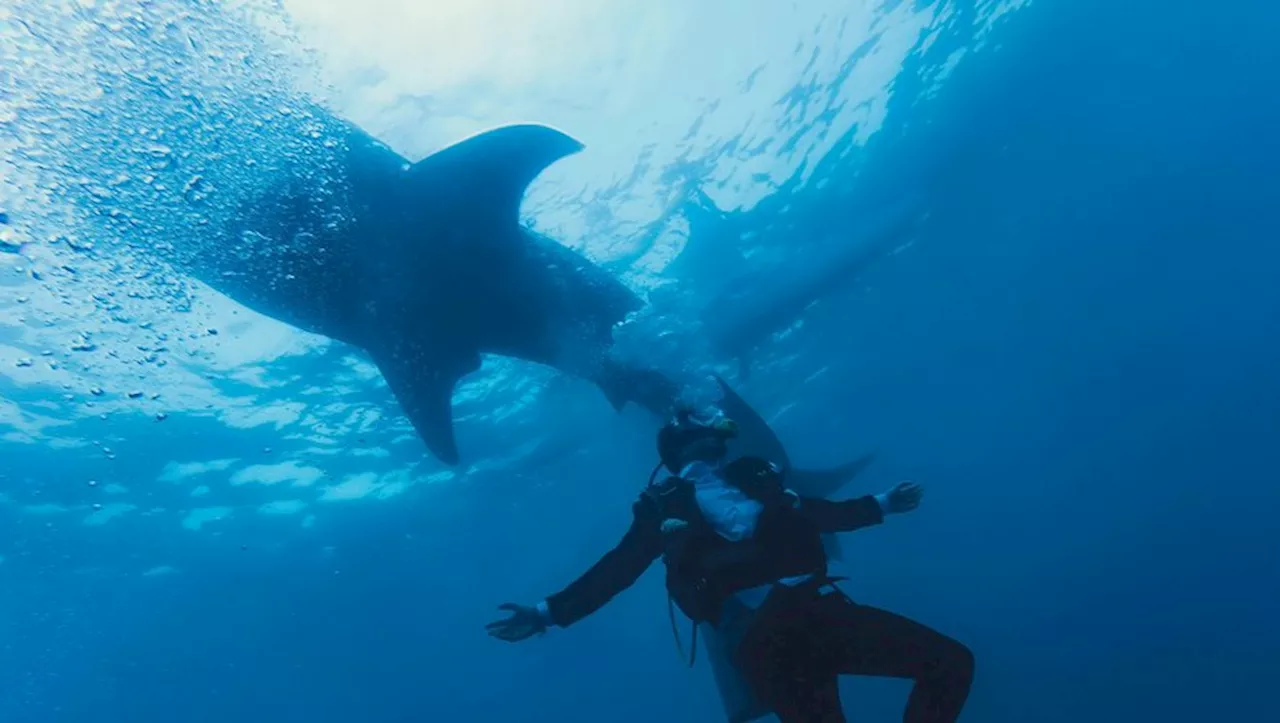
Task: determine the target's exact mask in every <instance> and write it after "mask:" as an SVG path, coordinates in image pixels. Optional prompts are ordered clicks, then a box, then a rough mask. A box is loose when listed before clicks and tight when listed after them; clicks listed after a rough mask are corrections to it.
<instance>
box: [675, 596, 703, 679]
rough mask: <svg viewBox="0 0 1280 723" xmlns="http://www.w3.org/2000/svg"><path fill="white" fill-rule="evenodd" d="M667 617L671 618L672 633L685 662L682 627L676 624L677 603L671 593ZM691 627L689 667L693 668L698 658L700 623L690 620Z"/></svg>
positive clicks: (681, 658) (678, 651)
mask: <svg viewBox="0 0 1280 723" xmlns="http://www.w3.org/2000/svg"><path fill="white" fill-rule="evenodd" d="M667 617H669V618H670V619H671V635H672V637H674V638H675V639H676V653H678V654H679V655H680V660H681V662H684V660H685V656H684V646H683V645H681V644H680V627H679V626H678V625H677V624H676V604H675V601H674V600H672V599H671V596H670V595H667ZM690 627H692V628H693V632H692V634H691V635H690V638H691V640H690V643H689V667H690V668H692V667H693V664H694V662H695V661H696V660H697V659H698V624H697V623H696V622H693V621H690Z"/></svg>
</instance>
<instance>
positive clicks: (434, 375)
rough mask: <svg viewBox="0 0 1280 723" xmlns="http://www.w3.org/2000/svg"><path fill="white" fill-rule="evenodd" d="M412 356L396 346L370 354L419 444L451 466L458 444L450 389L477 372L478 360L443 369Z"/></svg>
mask: <svg viewBox="0 0 1280 723" xmlns="http://www.w3.org/2000/svg"><path fill="white" fill-rule="evenodd" d="M414 352H415V348H414V347H413V346H412V345H400V348H398V349H396V350H395V351H388V352H384V353H374V354H373V361H374V363H375V364H377V365H378V371H380V372H382V377H383V378H384V379H386V380H387V386H388V387H390V388H391V393H392V394H394V395H395V397H396V401H398V402H399V403H400V409H401V411H403V412H404V415H405V416H406V417H408V418H409V421H410V422H411V423H412V424H413V428H414V430H415V431H417V433H418V437H419V438H421V439H422V442H423V444H425V445H426V446H427V449H429V450H431V453H432V454H434V455H435V456H436V457H437V458H438V459H439V460H440V461H441V462H444V463H445V464H448V465H455V464H457V463H458V443H457V441H456V440H455V439H454V435H453V388H454V386H455V385H456V384H457V383H458V380H459V379H461V378H462V376H463V375H464V374H467V373H469V372H471V371H474V370H475V369H478V368H479V366H480V359H479V356H478V355H477V356H476V358H475V360H474V362H475V363H474V365H472V364H471V363H470V361H469V360H468V363H467V364H450V365H447V366H445V365H441V364H438V363H435V362H434V361H433V360H432V359H431V358H430V357H429V356H427V355H425V354H420V353H414Z"/></svg>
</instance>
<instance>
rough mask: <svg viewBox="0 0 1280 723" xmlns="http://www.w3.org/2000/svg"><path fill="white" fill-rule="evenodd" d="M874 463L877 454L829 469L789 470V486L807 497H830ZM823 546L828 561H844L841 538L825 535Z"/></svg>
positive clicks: (864, 456) (867, 455)
mask: <svg viewBox="0 0 1280 723" xmlns="http://www.w3.org/2000/svg"><path fill="white" fill-rule="evenodd" d="M873 461H875V453H871V454H865V455H863V456H861V457H859V458H857V459H855V460H853V461H852V462H847V463H845V464H842V465H840V466H838V467H830V468H828V469H792V470H788V471H787V484H788V486H789V487H791V488H792V489H794V490H797V491H800V490H803V493H802V494H805V495H810V496H815V497H830V496H831V495H834V494H835V493H837V492H839V491H840V490H841V489H842V488H843V487H844V486H845V485H847V484H849V482H851V481H852V480H853V478H854V477H857V476H858V475H859V474H860V473H861V472H862V470H864V469H866V468H867V467H868V466H869V465H870V464H871V463H872V462H873ZM822 546H823V548H825V549H826V551H827V559H829V560H833V561H835V560H843V559H844V548H843V546H842V545H841V544H840V538H839V537H837V536H835V535H823V536H822Z"/></svg>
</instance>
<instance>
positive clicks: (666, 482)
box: [640, 476, 699, 522]
mask: <svg viewBox="0 0 1280 723" xmlns="http://www.w3.org/2000/svg"><path fill="white" fill-rule="evenodd" d="M640 497H641V499H643V500H645V502H646V503H648V504H650V505H652V506H653V507H654V508H655V509H656V510H657V511H658V513H659V514H660V515H661V517H662V518H663V519H670V518H676V519H680V520H685V521H687V522H692V521H693V520H694V519H695V517H698V516H699V515H698V502H697V499H696V498H695V497H694V493H693V483H692V482H690V481H689V480H687V479H684V478H683V477H676V476H671V477H667V478H666V479H663V480H662V481H661V482H657V483H655V484H652V485H649V486H648V487H646V488H645V490H644V492H642V493H641V494H640Z"/></svg>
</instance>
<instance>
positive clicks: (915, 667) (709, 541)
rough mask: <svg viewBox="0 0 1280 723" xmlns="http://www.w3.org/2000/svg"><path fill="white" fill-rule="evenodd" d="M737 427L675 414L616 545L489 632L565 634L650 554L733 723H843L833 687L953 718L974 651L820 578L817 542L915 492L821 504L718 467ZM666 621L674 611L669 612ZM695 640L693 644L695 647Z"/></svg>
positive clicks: (759, 469) (879, 516) (909, 499)
mask: <svg viewBox="0 0 1280 723" xmlns="http://www.w3.org/2000/svg"><path fill="white" fill-rule="evenodd" d="M736 432H737V427H736V425H735V424H734V423H733V422H732V421H731V420H729V419H726V418H724V416H723V414H721V413H719V412H718V411H717V412H713V413H711V414H703V415H698V414H694V413H692V412H690V411H688V410H685V411H682V412H680V413H678V414H677V415H676V417H675V418H674V419H673V420H672V421H670V422H668V423H667V424H666V425H665V426H663V428H662V429H661V430H660V431H659V433H658V454H659V457H660V458H661V464H660V465H659V468H657V469H655V470H654V475H655V476H656V474H657V472H658V469H660V468H662V467H665V468H666V469H667V470H668V471H669V472H670V473H671V475H672V476H669V477H667V478H666V479H664V480H662V481H661V482H659V483H657V484H654V483H653V482H652V479H651V481H650V484H649V486H648V487H647V488H646V489H645V490H644V492H643V493H642V494H641V495H640V499H639V500H638V501H637V502H636V503H635V504H634V505H633V510H632V511H633V515H634V519H633V520H632V523H631V528H630V529H629V530H627V533H626V535H625V536H624V537H623V538H622V541H621V542H620V543H618V545H617V546H616V547H615V548H614V549H613V550H611V551H609V552H608V553H606V554H605V556H604V557H603V558H601V559H600V561H599V562H597V563H596V564H595V565H594V566H592V567H591V569H590V570H588V571H587V572H586V573H585V574H583V575H582V577H580V578H578V579H577V580H576V581H574V582H573V583H572V584H570V585H569V586H568V587H567V588H565V589H564V590H562V591H561V592H558V593H556V594H554V595H552V596H550V597H548V598H547V599H546V600H544V601H543V602H541V603H538V604H537V605H535V606H523V605H515V604H511V603H508V604H505V605H502V606H501V609H503V610H506V611H508V612H510V613H511V614H510V616H509V617H507V618H504V619H502V620H498V621H496V622H493V623H490V624H489V625H488V626H487V629H488V631H489V634H490V635H492V636H493V637H496V638H499V639H501V640H506V641H509V642H516V641H520V640H525V639H527V638H530V637H532V636H534V635H537V634H539V633H542V632H545V631H546V629H547V628H548V627H549V626H552V625H554V626H558V627H568V626H569V625H572V624H573V623H575V622H577V621H578V620H581V619H582V618H584V617H586V616H587V615H590V614H591V613H593V612H595V611H596V610H598V609H600V608H601V607H602V606H604V604H605V603H607V602H608V601H609V600H610V599H612V598H613V597H614V596H615V595H617V594H618V593H620V592H622V591H623V590H625V589H627V588H628V587H630V586H631V585H632V584H633V583H635V581H636V580H637V579H639V577H640V575H641V574H643V573H644V571H645V570H646V569H648V567H649V565H650V564H652V563H653V561H654V560H656V559H658V558H659V557H661V558H662V559H663V561H664V563H665V565H666V572H667V575H666V585H667V591H668V594H669V596H670V598H669V599H670V601H672V602H674V604H675V605H676V606H677V607H679V608H680V610H681V611H682V612H684V614H685V615H687V616H688V617H689V618H690V619H691V620H693V621H694V623H695V624H696V625H697V626H698V627H696V628H695V633H694V634H695V636H696V635H697V631H698V630H699V629H701V630H704V631H705V633H706V638H707V649H708V651H709V652H710V653H711V663H712V669H713V672H714V674H715V677H716V681H717V684H718V685H719V687H720V690H721V695H722V697H723V698H724V699H725V708H726V713H727V715H728V717H729V720H730V723H745V722H746V721H750V720H754V719H756V718H759V717H762V716H764V715H767V714H768V713H769V712H773V713H775V714H777V716H778V718H779V719H780V720H781V721H782V723H840V722H842V721H844V720H845V718H844V713H843V711H842V710H841V705H840V697H839V690H838V687H837V679H838V676H840V675H867V676H882V677H893V678H904V679H910V680H912V681H913V682H914V686H913V688H912V690H911V695H910V698H909V699H908V702H907V706H906V712H905V714H904V716H903V720H904V721H905V723H951V722H952V721H955V720H956V719H957V718H958V717H959V715H960V710H961V708H963V706H964V702H965V699H966V698H967V697H968V694H969V686H970V683H971V681H972V679H973V665H974V663H973V654H972V653H971V652H970V651H969V649H968V648H967V647H965V646H964V645H963V644H961V643H959V642H957V641H955V640H953V639H951V638H948V637H946V636H944V635H942V634H940V633H937V632H935V631H933V630H931V629H929V628H927V627H925V626H924V625H921V624H920V623H917V622H915V621H912V620H909V619H907V618H905V617H902V616H900V615H896V614H894V613H891V612H887V611H885V610H880V609H877V608H874V607H870V606H867V605H861V604H859V603H857V602H855V601H853V600H852V599H850V598H849V597H848V596H846V595H845V594H844V593H843V592H841V591H840V590H839V589H838V588H837V587H835V585H834V582H836V581H837V580H838V579H839V578H832V577H831V576H829V575H828V573H827V555H826V552H825V550H824V547H823V544H822V539H821V535H823V534H825V533H832V532H848V531H851V530H856V529H860V528H862V527H868V526H871V525H876V524H879V523H881V522H883V521H884V518H885V516H886V515H889V514H894V513H901V512H909V511H911V510H914V509H915V508H916V507H917V506H918V505H919V504H920V500H921V496H922V494H923V491H922V489H921V488H920V487H919V486H918V485H915V484H912V483H909V482H904V483H902V484H899V485H897V486H896V487H894V488H893V489H892V490H890V491H888V492H885V493H882V494H879V495H867V496H864V497H859V498H856V499H849V500H843V501H831V500H825V499H816V498H808V497H801V496H798V495H796V494H795V493H794V492H791V491H790V490H788V489H786V487H785V479H784V476H785V475H784V472H783V471H782V470H781V469H780V468H779V467H778V466H777V465H775V464H773V463H771V462H769V461H768V460H764V459H761V458H758V457H741V458H738V459H736V460H733V461H731V462H726V460H725V457H726V454H727V441H728V440H729V439H731V438H732V437H733V436H734V435H735V434H736ZM672 620H673V624H674V613H673V618H672ZM694 644H695V646H696V640H695V642H694Z"/></svg>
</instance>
